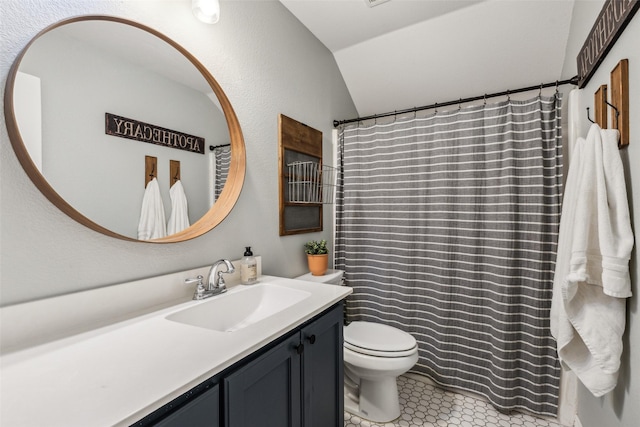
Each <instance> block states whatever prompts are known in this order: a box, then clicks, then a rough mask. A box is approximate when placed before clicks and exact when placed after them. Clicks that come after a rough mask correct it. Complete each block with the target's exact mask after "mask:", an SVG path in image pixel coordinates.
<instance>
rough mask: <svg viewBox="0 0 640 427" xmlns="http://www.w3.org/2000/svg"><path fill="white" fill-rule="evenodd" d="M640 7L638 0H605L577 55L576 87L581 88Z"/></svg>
mask: <svg viewBox="0 0 640 427" xmlns="http://www.w3.org/2000/svg"><path fill="white" fill-rule="evenodd" d="M639 7H640V2H638V0H607V1H605V3H604V6H603V7H602V10H601V11H600V15H598V19H596V22H595V23H594V24H593V28H591V31H590V32H589V35H588V36H587V39H586V40H585V42H584V45H583V46H582V49H580V53H579V54H578V58H577V61H578V75H579V76H580V81H579V83H578V86H579V87H580V88H583V87H584V86H585V85H586V84H587V82H588V81H589V79H590V78H591V76H593V73H595V72H596V70H597V69H598V66H599V65H600V63H602V60H603V59H604V57H605V56H606V55H607V53H608V52H609V50H610V49H611V47H613V45H614V43H615V42H616V40H618V37H620V34H622V31H623V30H624V28H625V27H626V26H627V24H628V23H629V21H630V20H631V18H632V17H633V15H634V14H635V13H636V11H637V10H638V8H639Z"/></svg>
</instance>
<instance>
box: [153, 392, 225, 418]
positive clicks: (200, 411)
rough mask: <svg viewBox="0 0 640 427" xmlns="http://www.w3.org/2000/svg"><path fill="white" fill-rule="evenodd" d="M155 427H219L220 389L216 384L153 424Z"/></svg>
mask: <svg viewBox="0 0 640 427" xmlns="http://www.w3.org/2000/svg"><path fill="white" fill-rule="evenodd" d="M155 426H156V427H186V426H189V427H219V426H220V387H219V386H218V385H217V384H216V385H215V386H213V387H211V388H210V389H209V390H207V391H205V392H204V393H202V394H201V395H199V396H198V397H196V398H194V399H192V400H190V401H189V402H188V403H187V404H185V405H184V406H183V407H181V408H180V409H177V410H176V411H174V412H172V413H171V414H170V415H168V416H167V417H166V418H164V419H162V420H161V421H159V422H158V423H156V424H155Z"/></svg>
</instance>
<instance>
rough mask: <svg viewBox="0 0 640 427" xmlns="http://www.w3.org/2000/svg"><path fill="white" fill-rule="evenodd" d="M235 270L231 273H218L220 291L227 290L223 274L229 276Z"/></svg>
mask: <svg viewBox="0 0 640 427" xmlns="http://www.w3.org/2000/svg"><path fill="white" fill-rule="evenodd" d="M232 272H233V270H231V271H218V288H220V289H226V287H227V284H226V283H225V281H224V277H222V275H223V274H228V273H232Z"/></svg>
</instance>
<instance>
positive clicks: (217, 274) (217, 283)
mask: <svg viewBox="0 0 640 427" xmlns="http://www.w3.org/2000/svg"><path fill="white" fill-rule="evenodd" d="M223 264H224V265H225V266H226V267H227V271H218V267H220V266H221V265H223ZM234 271H236V269H235V268H233V264H231V261H229V260H227V259H219V260H218V261H216V262H214V263H213V265H212V266H211V268H210V269H209V277H208V278H207V287H206V288H205V286H204V283H202V279H204V278H203V277H202V276H198V277H197V278H195V279H186V280H185V283H186V284H192V283H196V282H197V286H196V291H195V293H194V294H193V299H194V300H202V299H205V298H209V297H212V296H214V295H219V294H222V293H225V292H227V285H226V283H225V282H224V278H223V277H222V275H223V274H229V273H233V272H234Z"/></svg>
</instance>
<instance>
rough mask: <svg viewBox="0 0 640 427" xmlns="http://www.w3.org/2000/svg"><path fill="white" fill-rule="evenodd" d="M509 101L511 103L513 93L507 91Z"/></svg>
mask: <svg viewBox="0 0 640 427" xmlns="http://www.w3.org/2000/svg"><path fill="white" fill-rule="evenodd" d="M507 101H509V102H511V91H510V90H509V89H507Z"/></svg>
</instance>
